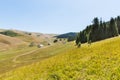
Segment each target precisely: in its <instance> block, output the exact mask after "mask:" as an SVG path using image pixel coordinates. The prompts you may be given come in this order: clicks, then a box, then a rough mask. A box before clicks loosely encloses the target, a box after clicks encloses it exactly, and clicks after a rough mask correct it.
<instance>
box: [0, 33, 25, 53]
mask: <svg viewBox="0 0 120 80" xmlns="http://www.w3.org/2000/svg"><path fill="white" fill-rule="evenodd" d="M23 44H26V43H25V42H24V41H23V40H21V39H18V38H15V37H10V36H5V35H2V34H0V51H1V50H2V49H6V48H11V47H15V46H18V45H23Z"/></svg>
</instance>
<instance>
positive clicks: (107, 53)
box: [0, 37, 120, 80]
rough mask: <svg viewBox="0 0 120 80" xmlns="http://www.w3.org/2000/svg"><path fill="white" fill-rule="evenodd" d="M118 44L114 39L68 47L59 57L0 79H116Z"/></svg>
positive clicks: (117, 74) (118, 75)
mask: <svg viewBox="0 0 120 80" xmlns="http://www.w3.org/2000/svg"><path fill="white" fill-rule="evenodd" d="M72 44H73V43H72ZM72 44H71V45H72ZM119 44H120V38H119V37H115V38H111V39H107V40H103V41H100V42H95V43H92V44H91V45H88V44H83V45H82V46H81V48H76V47H74V46H71V47H70V48H69V49H67V51H65V52H63V53H62V54H59V55H57V56H54V57H52V58H49V59H46V60H44V61H41V62H38V63H34V64H32V65H29V66H25V67H21V68H18V69H15V70H14V71H10V72H8V73H6V74H3V75H1V77H0V80H119V79H120V74H119V73H120V64H119V63H120V47H119ZM66 47H67V46H66Z"/></svg>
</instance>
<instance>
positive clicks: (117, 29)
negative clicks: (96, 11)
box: [76, 16, 120, 45]
mask: <svg viewBox="0 0 120 80" xmlns="http://www.w3.org/2000/svg"><path fill="white" fill-rule="evenodd" d="M119 34H120V16H117V17H116V18H111V19H110V21H107V22H105V21H102V19H100V20H99V19H98V18H97V17H96V18H94V19H93V22H92V25H89V26H87V27H86V28H85V29H84V30H83V31H80V32H79V33H78V35H77V37H76V44H77V45H80V43H86V42H88V43H91V42H95V41H99V40H103V39H106V38H110V37H115V36H118V35H119Z"/></svg>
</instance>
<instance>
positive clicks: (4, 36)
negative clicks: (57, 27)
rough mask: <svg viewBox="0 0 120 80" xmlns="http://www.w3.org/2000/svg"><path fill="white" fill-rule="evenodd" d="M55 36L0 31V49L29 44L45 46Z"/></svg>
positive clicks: (18, 31) (17, 31)
mask: <svg viewBox="0 0 120 80" xmlns="http://www.w3.org/2000/svg"><path fill="white" fill-rule="evenodd" d="M55 35H56V34H43V33H35V32H26V31H20V30H5V29H0V44H1V45H0V48H3V49H4V48H9V47H13V46H19V45H29V44H30V43H31V42H34V43H36V44H44V45H47V44H48V43H52V42H53V40H54V39H55V37H54V36H55Z"/></svg>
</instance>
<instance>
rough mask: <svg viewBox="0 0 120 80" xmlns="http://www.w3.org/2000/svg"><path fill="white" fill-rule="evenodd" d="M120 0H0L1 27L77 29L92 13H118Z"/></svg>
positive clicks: (48, 30)
mask: <svg viewBox="0 0 120 80" xmlns="http://www.w3.org/2000/svg"><path fill="white" fill-rule="evenodd" d="M119 3H120V0H0V28H3V29H18V30H23V31H32V32H42V33H58V34H59V33H66V32H79V31H80V30H83V29H84V28H85V27H86V26H87V25H89V24H91V22H92V19H93V18H94V17H99V18H102V19H103V20H105V21H107V20H109V19H110V18H111V17H116V16H118V15H120V5H119Z"/></svg>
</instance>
